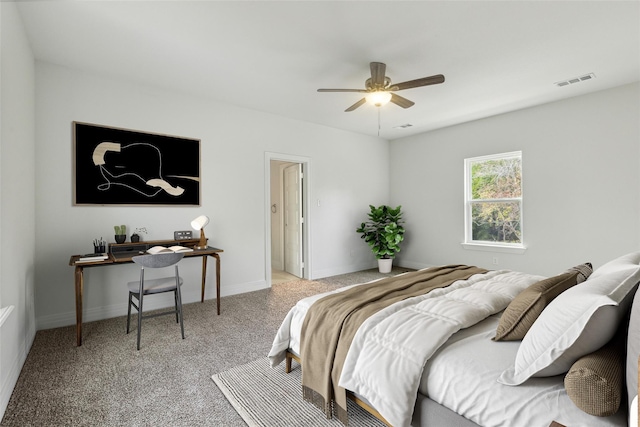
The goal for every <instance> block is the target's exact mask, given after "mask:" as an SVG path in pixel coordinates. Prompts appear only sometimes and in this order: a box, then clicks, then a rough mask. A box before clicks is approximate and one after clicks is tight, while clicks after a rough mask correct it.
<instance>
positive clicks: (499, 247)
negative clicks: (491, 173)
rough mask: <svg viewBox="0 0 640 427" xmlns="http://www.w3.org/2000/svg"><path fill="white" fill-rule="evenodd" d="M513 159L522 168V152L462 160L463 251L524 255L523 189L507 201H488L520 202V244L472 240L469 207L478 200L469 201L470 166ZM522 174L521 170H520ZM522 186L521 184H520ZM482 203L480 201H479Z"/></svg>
mask: <svg viewBox="0 0 640 427" xmlns="http://www.w3.org/2000/svg"><path fill="white" fill-rule="evenodd" d="M513 157H519V158H520V164H521V167H522V151H512V152H509V153H500V154H492V155H488V156H480V157H471V158H468V159H464V242H463V243H462V246H463V247H464V248H465V249H471V250H480V251H491V252H510V253H524V251H525V250H526V247H525V246H524V222H523V211H524V209H523V204H524V188H521V189H520V197H517V198H509V199H488V200H494V201H500V202H506V201H519V202H520V235H521V239H520V243H505V242H490V241H481V240H473V233H472V213H471V205H472V203H471V202H472V201H474V202H478V200H472V199H471V165H472V164H473V163H476V162H482V161H487V160H502V159H508V158H513ZM521 173H522V169H521ZM521 185H522V184H521ZM522 187H524V185H522ZM480 201H482V200H480Z"/></svg>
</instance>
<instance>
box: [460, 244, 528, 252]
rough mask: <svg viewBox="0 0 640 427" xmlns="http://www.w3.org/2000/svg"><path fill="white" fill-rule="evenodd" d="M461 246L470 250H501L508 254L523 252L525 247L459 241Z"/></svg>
mask: <svg viewBox="0 0 640 427" xmlns="http://www.w3.org/2000/svg"><path fill="white" fill-rule="evenodd" d="M461 245H462V247H463V248H465V249H468V250H471V251H485V252H502V253H510V254H523V253H524V252H525V251H526V250H527V248H526V247H524V246H521V245H517V246H516V245H514V246H507V245H492V244H490V243H461Z"/></svg>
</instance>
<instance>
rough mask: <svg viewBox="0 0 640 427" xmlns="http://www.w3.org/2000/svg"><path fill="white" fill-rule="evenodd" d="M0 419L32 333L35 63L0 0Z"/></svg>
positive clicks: (14, 16) (10, 10) (8, 5)
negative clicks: (1, 311) (5, 312)
mask: <svg viewBox="0 0 640 427" xmlns="http://www.w3.org/2000/svg"><path fill="white" fill-rule="evenodd" d="M0 29H1V31H0V51H1V56H0V118H1V121H0V129H1V131H0V196H1V198H0V241H1V242H2V243H1V244H0V307H4V308H7V307H10V306H12V307H13V310H12V311H11V312H10V314H9V316H8V317H7V318H6V320H5V322H4V323H3V324H2V327H1V328H0V418H1V417H2V414H4V410H5V408H6V406H7V403H8V401H9V398H10V397H11V392H12V391H13V387H14V385H15V383H16V381H17V380H18V375H19V374H20V370H21V369H22V365H23V364H24V361H25V359H26V357H27V353H28V352H29V349H30V348H31V344H32V342H33V339H34V336H35V325H36V322H35V311H34V260H35V235H36V230H35V219H34V211H35V199H34V194H35V172H34V162H33V158H34V149H35V148H34V147H35V143H34V141H35V137H34V126H35V125H34V120H35V113H34V111H35V106H34V101H35V96H34V91H35V87H34V81H35V77H34V74H35V71H34V69H35V66H34V63H33V55H32V53H31V49H30V48H29V43H28V41H27V38H26V36H25V33H24V29H23V27H22V20H21V18H20V15H19V14H18V12H17V10H16V6H15V3H13V2H0Z"/></svg>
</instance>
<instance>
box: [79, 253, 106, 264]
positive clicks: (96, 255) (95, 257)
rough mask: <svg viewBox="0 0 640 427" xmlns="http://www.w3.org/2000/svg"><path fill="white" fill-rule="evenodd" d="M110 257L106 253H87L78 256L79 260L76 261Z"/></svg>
mask: <svg viewBox="0 0 640 427" xmlns="http://www.w3.org/2000/svg"><path fill="white" fill-rule="evenodd" d="M107 258H109V256H108V255H107V254H104V253H102V254H101V253H97V254H86V255H82V256H81V257H80V258H78V260H77V261H76V262H95V261H102V260H105V259H107Z"/></svg>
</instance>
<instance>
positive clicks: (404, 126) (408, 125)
mask: <svg viewBox="0 0 640 427" xmlns="http://www.w3.org/2000/svg"><path fill="white" fill-rule="evenodd" d="M411 126H413V125H412V124H411V123H405V124H403V125H399V126H394V127H393V128H394V129H406V128H410V127H411Z"/></svg>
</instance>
